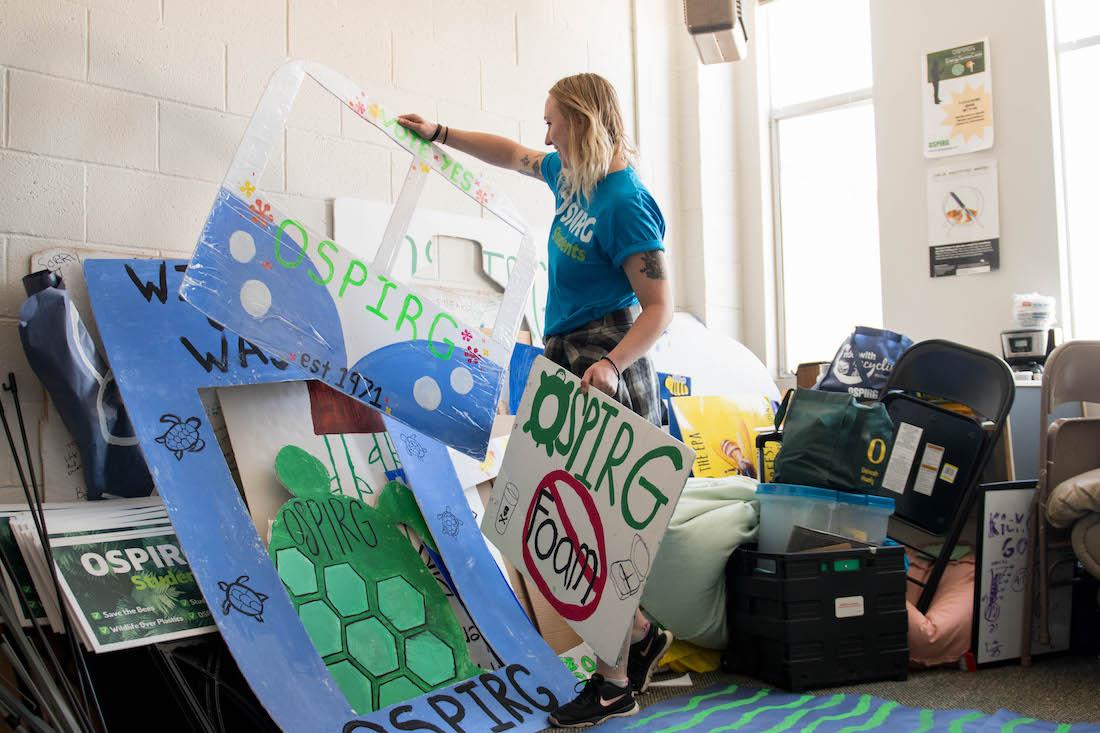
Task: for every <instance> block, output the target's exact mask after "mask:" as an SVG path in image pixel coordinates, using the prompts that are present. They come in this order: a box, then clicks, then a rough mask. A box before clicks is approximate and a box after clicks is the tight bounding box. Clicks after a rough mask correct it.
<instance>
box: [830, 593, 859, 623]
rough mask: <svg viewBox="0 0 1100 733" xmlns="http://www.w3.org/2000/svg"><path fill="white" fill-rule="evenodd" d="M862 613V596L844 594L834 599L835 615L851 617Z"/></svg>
mask: <svg viewBox="0 0 1100 733" xmlns="http://www.w3.org/2000/svg"><path fill="white" fill-rule="evenodd" d="M862 615H863V596H844V597H843V598H837V599H836V617H837V618H851V617H853V616H862Z"/></svg>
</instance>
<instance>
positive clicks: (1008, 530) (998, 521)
mask: <svg viewBox="0 0 1100 733" xmlns="http://www.w3.org/2000/svg"><path fill="white" fill-rule="evenodd" d="M1034 497H1035V489H1034V488H1028V489H1001V490H986V491H985V492H984V494H983V500H982V514H981V518H982V523H981V537H980V539H981V548H980V550H979V553H978V568H977V571H978V587H977V593H978V594H977V599H976V601H977V608H976V611H975V615H974V624H975V626H976V633H975V635H974V648H975V654H976V657H977V662H978V664H988V663H991V662H1002V661H1007V660H1011V659H1017V658H1019V656H1020V653H1021V650H1022V647H1023V636H1022V631H1023V629H1024V607H1025V603H1024V600H1025V597H1026V596H1025V586H1026V583H1027V566H1028V557H1029V554H1030V547H1029V545H1030V543H1031V537H1030V533H1029V528H1030V526H1031V514H1032V500H1033V499H1034ZM1050 559H1051V560H1053V559H1054V558H1053V557H1052V558H1050ZM1065 567H1067V568H1068V569H1069V570H1070V571H1071V572H1072V565H1066V566H1065ZM1071 594H1072V588H1070V587H1062V588H1055V589H1053V590H1052V592H1051V633H1052V638H1051V644H1050V645H1048V646H1040V645H1039V644H1038V643H1037V641H1036V633H1035V631H1036V629H1034V628H1033V630H1032V645H1031V650H1032V654H1042V653H1046V652H1052V651H1061V650H1063V649H1068V648H1069V631H1070V627H1069V622H1070V616H1069V614H1070V600H1071V599H1070V595H1071ZM1035 599H1036V603H1035V604H1034V608H1035V610H1036V612H1037V611H1038V588H1036V589H1035ZM1031 623H1032V624H1035V619H1034V618H1033V619H1031Z"/></svg>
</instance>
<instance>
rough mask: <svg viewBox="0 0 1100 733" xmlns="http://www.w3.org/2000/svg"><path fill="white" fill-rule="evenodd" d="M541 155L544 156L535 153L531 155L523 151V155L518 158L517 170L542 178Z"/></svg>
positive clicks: (526, 174)
mask: <svg viewBox="0 0 1100 733" xmlns="http://www.w3.org/2000/svg"><path fill="white" fill-rule="evenodd" d="M543 157H545V156H542V155H535V156H534V157H532V156H531V155H530V154H528V153H524V154H523V157H522V158H520V159H519V165H520V167H519V168H518V170H519V172H520V173H522V174H523V175H525V176H531V178H542V159H543Z"/></svg>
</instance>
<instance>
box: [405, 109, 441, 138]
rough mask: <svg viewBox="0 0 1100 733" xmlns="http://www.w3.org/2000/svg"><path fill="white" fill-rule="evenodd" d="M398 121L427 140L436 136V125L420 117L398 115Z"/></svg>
mask: <svg viewBox="0 0 1100 733" xmlns="http://www.w3.org/2000/svg"><path fill="white" fill-rule="evenodd" d="M397 121H398V122H399V123H400V124H401V126H402V127H407V128H408V129H410V130H412V131H413V132H415V133H416V134H417V135H419V136H420V137H422V138H424V139H425V140H428V139H431V137H432V135H434V134H435V128H436V123H434V122H428V121H427V120H425V119H424V118H423V117H421V116H420V115H398V116H397Z"/></svg>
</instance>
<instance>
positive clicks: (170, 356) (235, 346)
mask: <svg viewBox="0 0 1100 733" xmlns="http://www.w3.org/2000/svg"><path fill="white" fill-rule="evenodd" d="M186 268H187V263H186V262H183V261H179V260H176V261H150V260H93V261H89V262H87V263H85V272H86V274H87V281H88V290H89V293H90V295H91V302H92V307H93V310H94V312H95V316H96V320H97V321H98V323H99V327H100V333H101V335H102V337H103V343H104V346H105V347H106V352H107V357H108V358H109V359H110V362H111V365H112V367H113V368H114V371H115V378H116V379H117V381H118V385H119V389H120V391H121V393H122V397H123V399H124V400H125V402H126V406H127V408H128V410H129V412H130V417H131V419H132V421H133V423H134V430H135V433H136V435H137V437H138V439H139V441H140V444H141V448H142V451H143V453H144V454H145V457H146V460H147V462H148V464H149V469H150V471H151V472H152V474H153V477H154V479H155V480H156V483H157V489H158V491H159V492H160V495H161V497H162V498H163V500H164V504H165V506H166V507H167V508H168V512H169V516H170V517H171V519H172V525H173V526H174V528H175V530H176V536H177V537H178V538H179V540H180V543H181V549H182V550H183V552H185V553H186V555H187V558H188V560H189V561H190V563H191V571H192V572H193V573H194V575H195V579H196V580H197V581H198V583H199V587H200V589H201V590H202V594H203V597H204V598H205V600H206V603H207V605H208V606H209V607H210V609H212V610H213V611H214V618H215V620H216V621H217V624H218V628H219V630H220V631H221V634H222V636H223V637H224V638H225V640H226V643H227V644H228V646H229V648H230V650H231V651H232V653H233V656H234V658H235V659H236V661H237V664H238V666H239V667H240V668H241V671H242V672H243V673H244V675H245V677H246V678H247V679H248V681H249V684H250V685H251V686H252V689H253V690H254V691H255V693H256V695H257V696H258V697H259V699H260V701H261V702H262V703H263V705H264V707H265V708H267V710H268V712H269V713H270V714H271V716H272V718H273V719H274V720H275V722H276V723H277V724H278V725H279V727H280V728H281V729H282V730H284V731H289V732H297V731H301V732H303V733H315V732H317V731H328V732H330V733H340V732H345V733H351V732H352V731H383V732H384V731H392V730H401V729H406V730H411V729H414V728H415V727H416V726H417V725H419V727H420V728H421V729H423V730H431V729H432V728H431V726H435V727H436V728H438V729H440V730H453V729H456V726H460V725H461V726H462V727H463V728H465V729H466V730H479V731H480V730H492V729H493V728H494V727H497V729H498V730H504V729H506V728H507V725H508V724H513V725H514V728H507V729H509V730H515V731H535V730H539V729H541V728H543V727H545V720H546V713H547V712H548V711H550V710H552V709H553V708H554V707H556V706H557V705H558V704H560V703H561V702H564V701H565V700H567V699H569V698H571V697H572V695H573V681H572V680H573V678H572V677H571V676H570V675H569V674H568V673H567V672H566V670H565V669H564V668H563V667H562V666H561V664H560V662H559V661H558V660H557V658H556V657H555V656H554V654H553V652H552V651H551V650H550V649H549V647H547V646H546V644H545V643H544V642H543V641H542V639H540V638H539V637H538V635H537V634H536V633H535V632H534V629H533V628H532V626H531V624H530V622H529V621H528V620H527V618H526V616H524V614H523V611H522V610H521V608H520V606H519V604H518V603H516V601H515V597H514V596H513V595H512V592H511V590H510V589H509V587H508V584H507V583H506V582H505V581H504V579H503V578H502V577H501V574H500V572H499V571H498V570H497V567H496V564H495V562H494V561H493V558H492V557H491V556H490V555H489V552H488V550H487V548H486V546H485V542H484V541H483V539H482V537H481V536H480V533H479V532H478V530H477V527H476V526H475V523H474V522H473V521H472V520H471V519H470V515H469V510H468V509H466V506H467V504H466V499H465V497H464V495H463V492H462V488H461V487H460V486H459V482H458V480H457V478H456V476H455V473H454V466H453V464H452V462H451V460H450V458H449V456H448V454H447V451H446V449H445V448H444V446H443V445H442V444H440V443H437V442H435V441H432V440H430V439H428V438H426V437H424V436H423V435H421V434H419V433H417V432H416V431H413V430H411V429H408V428H406V427H404V426H402V425H401V424H400V423H397V422H389V423H388V425H387V429H388V430H389V432H390V434H391V435H393V436H395V440H394V443H395V446H396V448H397V450H398V454H399V456H400V460H401V462H402V464H403V465H404V466H405V469H406V475H407V477H408V479H409V482H410V485H411V487H412V489H413V491H414V492H415V495H416V499H417V503H418V505H419V507H420V510H421V513H422V514H423V516H424V519H425V521H426V522H427V524H428V527H429V529H430V531H431V533H432V535H433V537H435V538H437V539H438V547H439V551H440V555H441V557H442V558H443V559H444V561H446V562H447V565H448V567H449V569H450V572H451V579H452V581H453V582H454V583H455V586H456V588H457V590H458V592H459V593H460V594H461V595H462V597H463V598H464V599H465V600H466V603H467V607H468V609H469V611H470V615H471V616H472V617H473V618H474V619H475V620H476V622H477V625H478V627H479V629H480V630H481V632H482V633H483V634H484V635H485V637H486V639H487V640H488V641H489V643H490V645H491V646H492V648H493V649H494V651H496V653H497V654H498V655H499V656H500V658H501V659H502V660H503V662H504V666H503V668H502V669H499V670H496V671H493V672H484V673H481V674H479V675H477V676H476V677H472V678H470V679H467V680H465V681H463V682H460V683H458V684H455V685H451V686H448V687H444V688H440V689H437V690H435V691H433V692H432V693H431V694H430V695H427V696H425V697H419V698H413V699H409V700H406V701H404V702H401V703H396V704H393V705H389V706H388V707H385V708H383V709H382V710H379V711H377V712H375V713H371V714H367V715H362V716H359V715H356V713H355V712H354V711H353V710H352V708H351V706H350V705H349V704H348V702H347V700H346V699H345V697H344V695H343V694H341V692H340V688H339V686H338V685H337V684H336V682H334V680H333V678H332V676H331V675H330V673H329V671H328V670H327V669H326V667H325V664H324V662H323V661H322V659H321V657H320V656H318V653H317V651H316V650H315V649H314V645H313V644H312V643H311V641H310V638H309V636H308V635H307V633H306V630H305V629H304V628H303V625H302V622H301V621H300V620H299V617H298V615H297V614H296V613H295V611H294V606H293V605H292V604H291V602H290V599H289V598H288V597H287V593H286V591H285V590H284V588H283V583H282V581H281V580H280V578H279V576H278V574H277V573H276V570H275V566H274V565H273V563H272V561H271V559H270V558H269V556H268V554H267V551H266V549H265V548H264V543H263V542H261V541H260V537H259V536H258V535H257V533H256V529H255V527H254V526H253V523H252V520H251V518H250V516H249V514H248V511H247V510H246V508H245V506H244V503H243V502H242V501H241V499H240V495H239V493H238V490H237V487H236V485H235V484H234V483H233V479H232V478H231V476H230V473H229V469H228V467H227V465H226V462H225V460H224V458H223V455H222V453H221V451H220V450H218V441H217V438H216V437H215V435H214V432H213V431H212V430H211V428H210V425H209V421H208V419H207V416H206V413H205V412H204V409H203V404H202V402H201V400H200V398H199V390H200V389H201V388H204V387H228V386H236V385H242V384H255V383H265V382H278V381H287V380H292V379H296V378H298V377H299V376H300V374H301V372H300V371H299V370H295V369H292V367H291V365H290V363H289V362H287V361H285V360H282V359H280V358H278V357H276V356H275V355H273V354H270V353H268V352H265V351H264V350H263V349H261V348H259V347H258V346H256V345H255V344H253V343H252V342H250V341H248V340H246V339H244V338H243V337H239V336H236V335H233V334H230V333H229V332H228V331H227V330H226V328H225V327H224V326H222V325H221V324H220V323H218V322H216V321H212V320H208V319H207V318H206V317H204V316H203V314H202V313H200V312H199V311H198V310H196V309H194V308H192V307H191V306H190V305H188V304H187V303H186V302H184V301H182V300H181V299H179V298H178V297H176V293H177V292H178V288H179V285H180V282H181V280H182V279H183V273H184V271H185V270H186ZM410 464H412V465H410ZM335 519H336V523H337V525H339V526H341V528H342V529H341V532H343V531H344V529H343V527H344V525H347V526H346V529H347V531H348V532H355V531H363V532H364V533H365V532H366V529H365V528H363V527H358V528H357V529H353V527H352V525H351V524H349V522H350V521H351V520H350V519H349V518H348V517H346V516H345V517H344V518H343V524H341V523H340V518H339V517H336V518H335ZM332 521H333V518H332V517H331V516H329V515H322V516H319V517H318V516H316V515H309V514H307V515H306V517H305V521H304V522H303V531H306V532H313V533H314V534H316V533H317V532H318V531H319V530H320V527H321V526H322V524H323V523H329V524H331V523H332ZM459 721H461V723H460V722H459ZM498 726H499V727H498Z"/></svg>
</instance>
